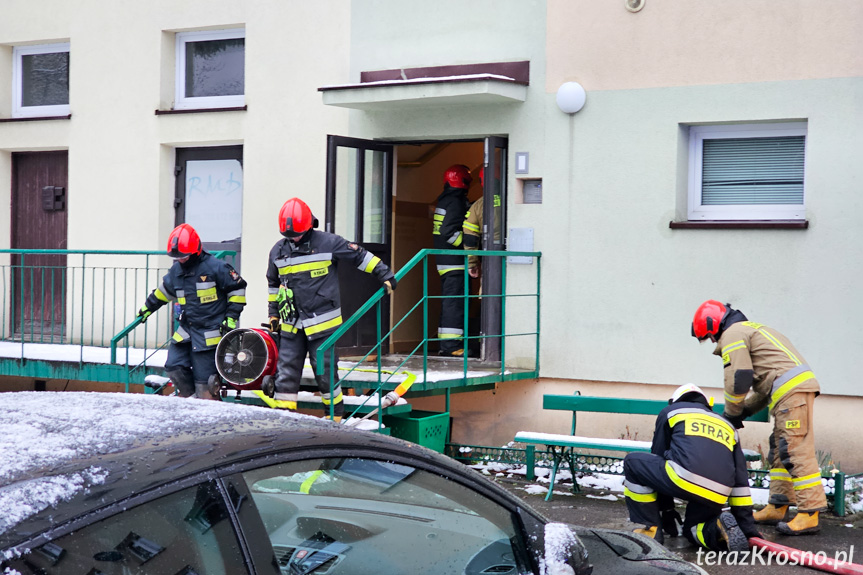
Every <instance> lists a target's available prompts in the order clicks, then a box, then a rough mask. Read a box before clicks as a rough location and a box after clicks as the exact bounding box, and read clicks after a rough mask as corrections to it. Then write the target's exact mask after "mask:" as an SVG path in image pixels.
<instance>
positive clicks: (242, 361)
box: [216, 328, 279, 390]
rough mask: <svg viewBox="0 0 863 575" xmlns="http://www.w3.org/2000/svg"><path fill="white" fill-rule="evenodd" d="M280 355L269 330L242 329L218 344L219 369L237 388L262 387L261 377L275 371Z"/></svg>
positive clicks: (231, 332) (217, 368)
mask: <svg viewBox="0 0 863 575" xmlns="http://www.w3.org/2000/svg"><path fill="white" fill-rule="evenodd" d="M278 356H279V350H278V347H277V346H276V342H275V341H274V340H273V337H272V336H271V335H270V332H269V331H267V330H265V329H246V328H239V329H235V330H232V331H229V332H228V333H226V334H225V336H224V337H223V338H222V340H221V341H220V342H219V345H217V346H216V370H218V372H219V375H221V376H222V379H224V380H225V382H227V383H228V384H229V385H230V386H231V387H233V388H235V389H239V390H244V389H261V382H262V380H263V379H264V378H265V377H266V376H268V375H274V374H275V373H276V364H277V362H278V359H279V357H278Z"/></svg>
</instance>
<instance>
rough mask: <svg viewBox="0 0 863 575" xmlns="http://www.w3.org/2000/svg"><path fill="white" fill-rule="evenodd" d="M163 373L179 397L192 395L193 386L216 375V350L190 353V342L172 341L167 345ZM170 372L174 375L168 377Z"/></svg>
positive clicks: (203, 382)
mask: <svg viewBox="0 0 863 575" xmlns="http://www.w3.org/2000/svg"><path fill="white" fill-rule="evenodd" d="M165 371H166V372H167V373H168V374H169V377H170V378H171V382H172V383H173V384H174V385H175V386H176V387H177V390H178V391H179V392H180V395H181V396H183V397H189V396H191V395H194V394H195V384H206V383H207V381H208V380H209V379H210V376H211V375H213V374H215V373H217V370H216V348H215V347H214V348H212V349H205V350H203V351H192V342H190V341H187V342H183V343H177V342H174V341H172V342H171V343H170V344H169V345H168V359H167V360H165ZM172 372H173V373H174V375H170V374H171V373H172Z"/></svg>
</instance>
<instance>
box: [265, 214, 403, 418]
mask: <svg viewBox="0 0 863 575" xmlns="http://www.w3.org/2000/svg"><path fill="white" fill-rule="evenodd" d="M317 225H318V221H317V219H315V217H314V216H313V215H312V211H311V209H309V206H308V205H306V203H305V202H304V201H302V200H301V199H299V198H291V199H290V200H288V201H287V202H285V204H284V205H283V206H282V209H281V210H280V211H279V232H280V233H281V234H282V235H283V236H284V238H283V239H281V240H279V241H278V242H276V245H274V246H273V248H272V249H271V250H270V257H269V265H268V267H267V284H268V286H269V295H268V308H269V322H268V323H269V326H270V331H272V332H273V333H274V334H275V333H279V334H281V335H280V337H279V360H278V370H277V375H276V382H275V387H276V393H275V396H274V399H275V402H276V407H277V408H280V409H289V410H296V409H297V396H298V393H299V390H300V379H301V378H302V374H303V364H304V363H305V359H306V355H307V354H308V356H309V360H310V361H311V364H312V370H313V371H314V373H315V380H316V381H317V384H318V388H319V389H320V391H321V399H322V400H323V403H324V405H325V406H327V407H328V410H327V412H328V413H329V406H332V413H333V416H334V418H335V419H336V421H338V420H340V419H341V418H342V415H343V414H344V410H345V407H344V403H343V401H342V392H341V387H340V386H339V385H338V373H337V371H336V372H335V373H334V371H333V370H334V367H333V366H336V367H337V366H338V361H339V358H338V354H337V353H336V350H335V348H334V349H333V353H332V354H331V353H326V354H325V356H326V357H325V359H324V373H323V375H318V366H317V351H318V348H319V347H320V346H321V344H322V343H323V342H324V341H326V339H327V337H329V336H330V334H332V333H333V332H334V331H335V330H336V329H337V328H338V327H339V326H340V325H341V324H342V310H341V295H340V293H339V277H338V265H339V263H344V264H347V265H352V266H355V267H356V268H357V269H359V270H361V271H363V272H366V273H369V274H372V275H374V276H375V278H377V280H378V281H379V282H381V284H383V285H384V287H385V288H386V290H387V293H391V292H392V291H393V290H394V289H395V288H396V283H397V282H396V278H395V275H394V274H393V272H392V271H391V270H390V268H389V267H388V266H387V265H386V264H385V263H384V262H382V261H381V260H380V258H378V257H377V256H375V255H374V254H372V253H370V252H368V251H366V250H365V249H364V248H363V247H362V246H360V245H358V244H356V243H352V242H349V241H347V240H346V239H345V238H343V237H341V236H337V235H335V234H331V233H328V232H322V231H319V230H316V229H315V228H316V227H317ZM331 376H332V381H333V383H334V384H335V388H334V389H332V390H331V389H330V378H331Z"/></svg>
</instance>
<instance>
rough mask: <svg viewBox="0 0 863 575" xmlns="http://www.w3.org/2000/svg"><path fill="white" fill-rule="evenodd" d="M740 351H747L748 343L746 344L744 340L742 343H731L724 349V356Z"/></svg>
mask: <svg viewBox="0 0 863 575" xmlns="http://www.w3.org/2000/svg"><path fill="white" fill-rule="evenodd" d="M738 349H746V343H744V342H743V340H742V339H741V340H740V341H735V342H734V343H729V344H728V345H726V346H725V347H723V348H722V355H725V354H726V353H730V352H732V351H735V350H738Z"/></svg>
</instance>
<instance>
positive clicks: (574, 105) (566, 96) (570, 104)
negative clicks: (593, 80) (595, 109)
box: [557, 82, 587, 114]
mask: <svg viewBox="0 0 863 575" xmlns="http://www.w3.org/2000/svg"><path fill="white" fill-rule="evenodd" d="M586 97H587V95H586V94H585V92H584V88H583V87H582V86H581V84H579V83H578V82H565V83H563V84H562V85H561V86H560V88H558V89H557V107H558V108H560V111H561V112H563V113H564V114H575V113H576V112H578V111H579V110H581V109H582V108H583V107H584V101H585V98H586Z"/></svg>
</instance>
